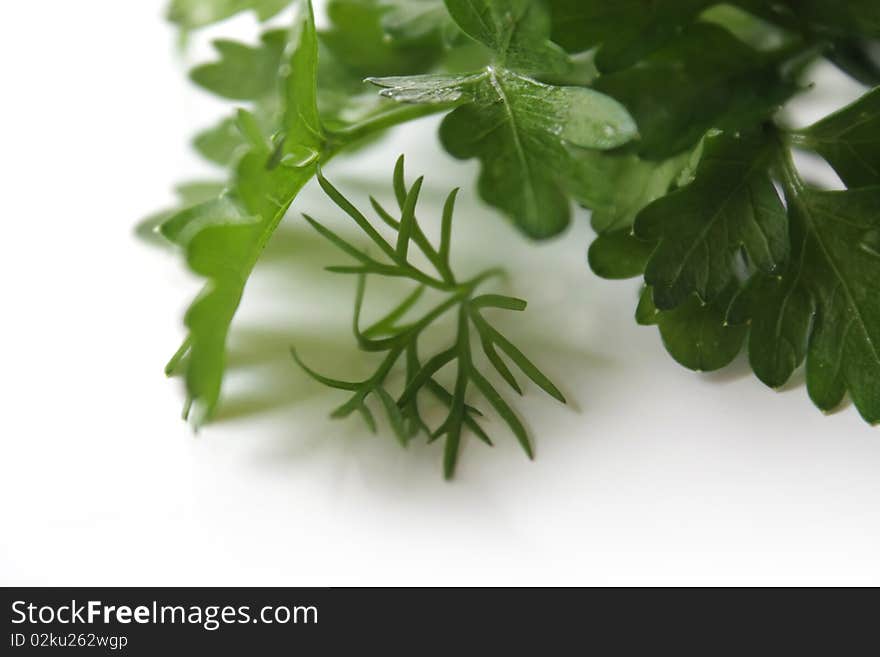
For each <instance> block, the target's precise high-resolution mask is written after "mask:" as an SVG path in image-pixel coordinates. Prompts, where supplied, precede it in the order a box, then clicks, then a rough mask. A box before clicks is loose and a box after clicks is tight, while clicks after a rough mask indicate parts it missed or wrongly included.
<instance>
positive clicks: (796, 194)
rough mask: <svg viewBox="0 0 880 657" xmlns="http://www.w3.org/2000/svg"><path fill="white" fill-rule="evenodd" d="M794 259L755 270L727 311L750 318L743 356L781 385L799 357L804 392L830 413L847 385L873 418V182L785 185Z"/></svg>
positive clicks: (876, 255)
mask: <svg viewBox="0 0 880 657" xmlns="http://www.w3.org/2000/svg"><path fill="white" fill-rule="evenodd" d="M788 197H789V213H790V217H791V225H792V243H793V253H792V259H791V264H790V265H789V267H788V268H787V269H786V270H785V272H783V273H782V275H781V276H780V277H768V276H761V275H759V276H758V277H757V278H756V279H755V280H753V281H752V282H750V284H749V286H748V287H747V288H746V290H745V291H744V292H743V293H742V295H741V296H740V298H739V299H737V302H736V303H734V304H733V306H732V308H731V313H730V320H731V321H744V320H746V319H750V320H751V329H750V330H751V334H750V337H749V355H750V360H751V363H752V366H753V368H754V369H755V372H756V374H757V375H758V376H759V377H760V378H761V380H762V381H764V382H765V383H767V384H768V385H771V386H774V387H777V386H780V385H782V384H783V383H785V382H786V381H787V380H788V378H789V377H790V376H791V373H792V372H793V371H794V369H795V368H796V367H797V366H799V365H800V364H801V363H802V362H803V360H804V358H806V363H807V389H808V391H809V393H810V397H811V398H812V399H813V401H814V402H815V404H816V405H817V406H818V407H819V408H821V409H822V410H825V411H831V410H833V409H834V408H835V407H837V406H838V405H839V404H840V402H841V401H842V400H843V397H844V395H845V394H846V392H847V391H849V393H850V395H851V397H852V399H853V401H854V403H855V405H856V408H858V410H859V412H860V413H861V414H862V416H863V417H864V418H865V420H867V421H868V422H871V423H877V422H880V296H878V294H877V282H878V281H880V213H878V208H880V187H878V186H874V187H865V188H862V189H855V190H849V191H842V192H823V191H817V190H813V189H808V188H803V187H798V186H793V187H792V186H790V187H789V189H788Z"/></svg>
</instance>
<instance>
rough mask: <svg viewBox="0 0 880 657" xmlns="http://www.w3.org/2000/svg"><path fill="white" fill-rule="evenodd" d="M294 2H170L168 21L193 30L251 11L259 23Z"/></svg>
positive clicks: (210, 0) (181, 0) (243, 0)
mask: <svg viewBox="0 0 880 657" xmlns="http://www.w3.org/2000/svg"><path fill="white" fill-rule="evenodd" d="M293 2H294V0H172V2H171V5H170V7H169V8H168V20H169V21H171V22H172V23H176V24H177V25H179V26H180V27H181V28H182V29H184V30H194V29H196V28H199V27H204V26H206V25H210V24H211V23H216V22H218V21H222V20H225V19H227V18H229V17H231V16H234V15H235V14H240V13H241V12H243V11H253V12H255V13H256V15H257V18H259V19H260V20H261V21H265V20H268V19H270V18H272V17H273V16H275V15H276V14H278V13H280V12H281V11H282V10H283V9H285V8H286V7H288V6H290V5H291V4H292V3H293Z"/></svg>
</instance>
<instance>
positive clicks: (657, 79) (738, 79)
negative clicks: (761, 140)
mask: <svg viewBox="0 0 880 657" xmlns="http://www.w3.org/2000/svg"><path fill="white" fill-rule="evenodd" d="M780 64H781V62H779V61H777V59H776V56H775V55H772V54H763V53H759V52H757V51H755V50H753V49H752V48H750V47H749V46H747V45H746V44H744V43H742V42H740V41H738V40H737V39H735V38H734V37H733V36H731V35H730V34H729V33H728V32H727V31H726V30H724V29H722V28H720V27H718V26H716V25H710V24H695V25H693V26H691V27H690V28H688V29H687V30H686V31H685V32H684V33H683V34H682V36H681V37H680V38H678V39H676V40H675V41H674V42H671V43H670V44H669V45H668V46H667V47H666V48H664V49H662V50H659V51H657V52H656V53H654V54H652V55H651V56H649V57H648V58H647V59H645V60H644V61H643V62H642V63H641V64H640V65H639V66H637V67H633V68H630V69H627V70H624V71H621V72H619V73H613V74H610V75H605V76H602V77H600V78H599V79H598V80H597V81H596V84H595V87H596V89H597V90H599V91H601V92H603V93H606V94H608V95H610V96H612V97H614V98H616V99H617V100H619V101H621V102H622V103H623V104H624V105H625V106H626V107H627V109H629V111H630V112H632V115H633V117H634V118H635V121H636V123H637V124H638V126H639V133H640V134H641V136H642V141H641V143H640V153H641V154H642V155H643V156H644V157H647V158H649V159H666V158H668V157H671V156H673V155H677V154H679V153H681V152H683V151H686V150H689V149H690V148H692V147H693V146H694V145H696V144H697V143H698V142H699V141H700V139H702V137H703V135H705V134H706V132H707V131H708V130H709V129H710V128H717V129H719V130H728V129H729V130H731V131H735V130H742V129H747V128H750V127H751V126H753V125H756V124H758V123H760V122H761V121H763V120H764V119H766V118H767V117H769V116H771V115H773V114H774V113H775V112H776V110H777V109H778V107H779V106H781V104H782V103H783V102H784V101H786V100H787V99H788V98H789V97H790V96H791V95H792V94H793V93H795V91H796V90H797V87H796V86H795V85H794V84H793V83H789V82H786V81H785V80H784V79H783V78H782V77H781V74H780V73H779V68H780Z"/></svg>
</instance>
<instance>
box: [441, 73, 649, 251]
mask: <svg viewBox="0 0 880 657" xmlns="http://www.w3.org/2000/svg"><path fill="white" fill-rule="evenodd" d="M635 135H636V126H635V123H633V121H632V119H631V118H630V116H629V113H628V112H627V111H626V110H625V109H624V108H623V106H621V105H620V104H619V103H617V102H616V101H614V100H612V99H611V98H609V97H608V96H604V95H602V94H599V93H597V92H595V91H593V90H591V89H584V88H581V87H552V86H548V85H543V84H540V83H538V82H535V81H534V80H531V79H529V78H525V77H522V76H519V75H516V74H514V73H510V72H507V71H503V70H496V71H490V72H488V73H487V74H486V75H485V77H484V79H483V80H482V81H481V83H480V85H479V87H477V89H476V90H475V91H474V102H472V103H469V104H467V105H463V106H461V107H459V108H458V109H456V110H455V111H453V112H452V114H450V115H449V116H447V117H446V119H445V120H444V121H443V124H442V125H441V128H440V138H441V140H442V142H443V145H444V146H445V148H446V150H448V151H449V152H450V153H451V154H452V155H453V156H455V157H457V158H460V159H469V158H473V157H476V158H479V159H480V161H481V162H482V165H483V167H482V171H481V173H480V180H479V189H480V194H481V196H482V197H483V198H484V199H485V200H486V201H488V202H489V203H490V204H492V205H493V206H495V207H497V208H500V209H501V210H503V211H504V212H505V213H506V214H507V215H508V216H510V217H512V218H513V220H514V221H515V223H516V224H517V226H518V227H519V228H520V229H521V230H523V231H524V232H525V233H526V234H527V235H529V236H531V237H534V238H547V237H551V236H553V235H555V234H557V233H559V232H560V231H562V230H563V229H564V228H565V227H566V226H567V225H568V221H569V217H570V214H571V208H570V201H569V196H568V190H569V188H570V187H571V186H572V185H575V184H576V182H573V180H572V179H573V178H575V177H576V176H578V175H579V165H578V157H579V156H580V155H579V153H578V147H583V148H596V149H610V148H615V147H617V146H620V145H622V144H625V143H626V142H628V141H630V140H631V139H632V138H633V137H634V136H635Z"/></svg>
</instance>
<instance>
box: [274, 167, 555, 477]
mask: <svg viewBox="0 0 880 657" xmlns="http://www.w3.org/2000/svg"><path fill="white" fill-rule="evenodd" d="M318 180H319V183H320V185H321V188H322V189H323V190H324V192H325V193H326V194H327V196H328V197H329V198H330V199H331V200H332V201H333V202H334V203H335V204H336V205H337V206H338V207H339V208H340V209H341V210H343V212H344V213H345V214H346V215H347V216H348V217H349V218H350V219H352V220H353V221H354V222H355V224H356V225H357V226H358V228H360V230H361V231H362V232H363V233H364V234H365V235H366V236H367V237H368V238H369V240H370V241H371V242H372V243H373V244H374V245H375V246H376V247H378V249H379V251H380V254H381V255H380V256H379V257H378V258H375V257H373V256H372V255H370V254H368V253H367V252H366V251H364V250H363V249H360V248H358V247H356V246H354V245H353V244H351V243H350V242H347V241H346V240H344V239H343V238H341V237H340V236H339V235H337V234H336V233H335V232H333V231H332V230H330V229H329V228H327V227H326V226H324V225H323V224H321V223H319V222H318V221H316V220H315V219H314V218H312V217H310V216H308V215H304V216H305V219H306V221H307V222H308V223H309V224H310V225H311V226H312V227H313V228H314V229H315V230H316V231H317V232H318V233H319V234H320V235H321V236H322V237H324V238H326V239H327V240H328V241H329V242H331V243H332V244H333V245H335V246H336V247H337V248H338V249H339V250H340V251H342V252H343V253H345V254H347V255H349V256H351V257H352V258H353V259H354V260H355V261H356V264H352V265H339V266H332V267H328V268H327V269H328V271H331V272H335V273H340V274H353V275H356V276H357V292H356V295H355V303H354V321H353V329H354V336H355V339H356V340H357V344H358V347H359V348H360V349H361V350H362V351H365V352H370V353H376V354H383V358H382V359H381V361H380V363H379V365H378V367H377V368H376V370H375V371H374V372H373V374H372V375H371V376H369V377H368V378H366V379H364V380H362V381H343V380H339V379H334V378H330V377H327V376H324V375H322V374H319V373H318V372H316V371H315V370H314V369H312V368H310V367H309V366H307V365H306V364H305V363H304V362H303V361H302V359H301V358H300V357H299V355H298V354H297V352H296V350H295V349H292V350H291V351H292V354H293V357H294V359H295V360H296V362H297V363H298V364H299V365H300V367H302V368H303V370H304V371H305V372H306V373H307V374H308V375H309V376H310V377H312V378H313V379H315V380H316V381H318V382H320V383H322V384H324V385H326V386H329V387H331V388H335V389H338V390H345V391H348V392H350V393H352V395H351V397H350V398H349V399H348V401H346V402H345V403H344V404H342V405H341V406H339V407H338V408H337V409H336V410H334V411H333V412H332V414H331V417H334V418H344V417H348V416H350V415H351V414H352V413H355V412H357V413H359V414H360V415H361V416H362V417H363V419H364V421H365V423H366V425H367V426H368V427H369V428H370V430H371V431H374V432H375V431H376V429H377V424H376V419H375V416H374V413H373V411H372V410H371V409H370V407H369V406H368V405H367V401H368V399H369V398H370V397H373V398H375V399H376V400H378V403H379V405H380V407H381V409H382V410H383V411H384V413H385V415H386V416H387V420H388V425H389V426H390V427H391V429H392V431H393V432H394V434H395V436H396V437H397V440H398V441H399V442H400V444H401V445H404V446H406V445H407V444H409V442H410V441H412V440H413V439H414V438H416V437H417V436H418V435H420V434H425V435H427V436H428V441H429V442H433V441H435V440H438V439H440V438H444V439H445V448H444V458H443V472H444V475H445V476H446V478H447V479H448V478H451V477H452V476H453V474H454V472H455V466H456V463H457V461H458V454H459V451H460V447H461V439H462V435H463V432H464V430H465V429H468V430H470V431H471V432H472V433H473V434H474V435H475V436H476V437H477V438H478V439H480V440H481V441H482V442H484V443H486V444H487V445H492V441H491V439H490V438H489V436H488V434H487V433H486V431H485V430H484V429H483V428H482V426H481V424H480V418H481V417H482V413H480V411H479V410H477V409H476V408H474V407H473V406H471V405H470V404H469V403H468V402H467V399H468V395H469V393H470V392H471V390H475V391H476V392H478V393H479V394H480V395H481V396H482V397H483V398H484V399H485V400H486V401H487V402H488V403H489V404H490V405H491V406H492V408H493V409H494V410H495V412H496V413H497V414H498V416H500V417H501V418H502V420H504V422H505V423H506V424H507V426H508V427H509V428H510V430H511V431H512V432H513V435H514V436H515V437H516V439H517V441H518V442H519V444H520V445H521V446H522V448H523V450H525V452H526V454H527V455H528V456H529V458H533V457H534V451H533V448H532V444H531V441H530V439H529V435H528V432H527V431H526V428H525V426H524V425H523V423H522V421H521V420H520V419H519V417H518V415H517V413H516V412H515V411H514V409H513V408H512V407H511V406H510V404H509V403H508V402H507V401H506V400H505V399H504V397H502V395H501V394H500V393H499V392H498V390H497V389H496V388H495V386H494V385H493V384H492V383H491V382H490V381H489V379H488V378H486V376H485V375H484V374H483V373H481V372H480V370H479V369H478V367H477V366H476V364H475V362H474V353H473V347H472V333H475V334H476V336H477V338H478V341H479V344H480V346H481V348H482V350H483V352H484V354H485V356H486V358H487V359H488V362H489V363H490V364H491V365H492V366H493V367H494V368H495V369H496V370H497V371H498V373H499V374H500V375H501V377H502V378H503V379H504V380H505V381H506V382H507V384H508V385H510V387H511V388H512V389H513V390H514V391H516V392H517V393H518V394H522V388H521V387H520V385H519V383H518V381H517V379H516V377H515V375H514V374H513V372H512V371H511V368H510V367H509V365H508V364H507V362H506V361H505V360H504V358H503V357H502V354H503V355H504V356H506V357H507V359H509V361H510V362H512V363H513V364H514V365H515V366H516V367H517V368H518V369H519V370H520V371H521V372H522V373H523V374H524V375H525V376H526V377H528V378H529V379H531V380H532V381H533V382H534V383H535V384H536V385H537V386H539V387H540V388H542V389H543V390H544V391H545V392H547V393H548V394H549V395H551V396H552V397H554V398H555V399H557V400H559V401H560V402H562V403H565V397H563V395H562V393H561V392H560V391H559V389H558V388H557V387H556V386H555V385H554V384H553V383H552V382H551V381H550V379H549V378H548V377H547V376H546V375H544V374H543V373H542V372H541V371H540V370H539V369H538V368H537V367H536V366H535V365H534V364H533V363H532V362H531V361H530V360H529V359H528V358H527V357H526V356H525V355H524V354H523V353H522V351H520V350H519V349H518V348H517V347H516V346H515V345H514V344H513V343H512V342H510V340H508V339H507V338H505V337H504V335H503V334H502V333H501V332H500V331H499V330H498V329H496V328H495V327H494V326H492V324H491V323H490V322H489V320H488V319H486V317H485V316H484V311H485V310H486V309H490V308H494V309H501V310H508V311H515V312H522V311H523V310H525V309H526V302H525V301H523V300H522V299H517V298H514V297H509V296H504V295H500V294H485V293H482V294H481V293H478V292H479V289H480V288H481V287H482V286H483V285H484V284H485V283H486V282H487V281H489V280H490V279H492V278H493V277H495V276H497V275H499V274H500V273H502V272H501V270H499V269H488V270H486V271H484V272H482V273H480V274H479V275H477V276H475V277H473V278H471V279H468V280H459V279H458V278H457V277H456V276H455V275H454V273H453V271H452V268H451V265H450V250H451V249H450V244H451V238H452V219H453V214H454V212H455V200H456V195H457V193H458V190H457V189H456V190H453V191H452V192H451V193H450V194H449V196H448V197H447V199H446V202H445V204H444V208H443V215H442V220H441V231H440V233H441V237H440V244H439V246H437V247H435V246H434V245H432V244H431V242H430V240H429V239H428V238H427V237H426V235H425V233H424V232H423V231H422V229H421V227H420V226H419V222H418V220H417V219H416V206H417V204H418V201H419V195H420V193H421V189H422V183H423V181H424V178H419V179H417V180H416V181H415V183H413V184H412V186H409V187H408V186H407V184H406V181H405V175H404V159H403V157H402V156H401V157H400V159H398V161H397V165H396V166H395V168H394V176H393V186H394V192H395V197H396V199H397V203H398V206H399V211H400V217H399V218H396V217H394V216H393V215H392V214H391V213H390V212H388V211H387V210H386V209H385V208H384V207H382V205H381V204H380V203H379V202H378V201H377V200H376V199H375V198H371V199H370V200H371V205H372V206H373V209H374V211H375V212H376V214H377V216H378V217H379V219H380V220H381V222H382V223H384V224H385V225H386V226H388V227H389V228H390V229H391V230H392V231H393V232H394V233H395V234H396V240H395V241H394V242H393V243H392V242H389V241H388V240H386V239H385V238H384V237H383V236H382V234H381V233H380V232H379V230H377V228H376V227H375V226H374V225H373V223H372V222H371V221H370V220H369V219H368V218H367V217H366V216H365V215H364V214H363V213H361V212H360V211H359V210H358V209H357V208H356V207H355V205H354V204H353V203H351V202H350V201H349V200H348V199H346V198H345V196H343V195H342V193H340V192H339V190H338V189H336V188H335V187H334V186H333V185H332V184H331V183H330V182H329V181H328V180H327V179H326V178H325V177H324V176H323V175H322V174H320V173H319V175H318ZM413 248H415V249H418V250H419V251H421V252H422V254H424V256H425V258H426V259H427V260H428V262H429V263H430V265H431V268H432V269H433V271H425V270H424V269H422V268H420V267H418V266H417V265H415V264H413V263H412V261H411V258H410V252H411V249H413ZM370 275H373V276H385V277H393V278H404V279H408V280H410V281H412V282H413V283H414V284H415V286H416V287H415V288H414V289H413V290H412V292H411V293H409V294H408V295H407V296H406V297H405V298H404V299H403V300H402V301H401V302H400V303H399V304H398V305H396V306H395V307H394V308H392V309H391V310H390V311H388V312H387V313H386V314H385V315H384V316H382V317H381V318H380V319H379V320H378V321H376V322H374V323H373V324H371V325H370V326H368V327H366V328H361V312H362V309H363V305H364V299H365V293H366V285H367V277H368V276H370ZM426 288H432V289H434V290H436V291H438V292H439V293H441V294H442V295H444V296H445V298H444V299H443V300H442V301H441V302H440V303H439V304H437V305H436V306H435V307H433V308H432V309H431V310H429V311H427V312H426V313H425V314H423V315H421V316H416V317H415V318H413V319H409V320H408V319H407V318H408V317H410V316H411V315H413V314H414V313H413V310H414V308H415V306H416V304H417V303H418V302H419V301H420V300H421V298H422V295H423V293H424V291H425V290H426ZM453 312H454V313H455V314H456V316H457V322H456V329H455V335H454V337H453V339H452V344H451V345H450V346H449V347H448V348H446V349H443V350H441V351H439V352H437V353H435V354H433V355H431V356H430V357H428V358H425V359H423V358H422V357H421V356H420V353H419V342H420V339H421V338H422V336H423V334H424V332H425V331H426V330H427V329H428V328H429V327H431V326H432V325H434V324H435V322H437V321H438V320H439V319H440V318H441V317H443V316H444V315H446V314H447V313H453ZM401 361H402V363H403V365H402V368H403V371H404V384H403V387H402V389H401V390H399V391H397V392H396V393H395V394H392V392H391V391H390V390H389V388H388V380H389V378H390V375H391V373H392V371H394V369H395V367H396V366H397V365H398V363H400V362H401ZM453 364H454V366H455V368H456V375H455V380H454V385H453V386H452V389H451V390H450V389H448V388H447V387H446V386H444V385H443V384H441V383H440V382H439V381H438V380H437V378H436V376H437V374H438V373H439V372H440V371H441V370H442V369H444V368H445V367H447V366H452V365H453ZM423 392H427V393H428V394H429V395H430V396H431V397H432V398H434V399H435V400H437V401H439V402H440V403H441V404H443V405H444V406H445V407H446V408H447V409H448V413H447V415H446V417H445V420H444V421H443V422H442V423H441V424H440V425H439V426H438V427H436V428H431V427H430V426H429V425H428V423H427V422H426V421H425V419H424V415H423V413H422V412H421V410H420V399H421V397H422V393H423Z"/></svg>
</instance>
